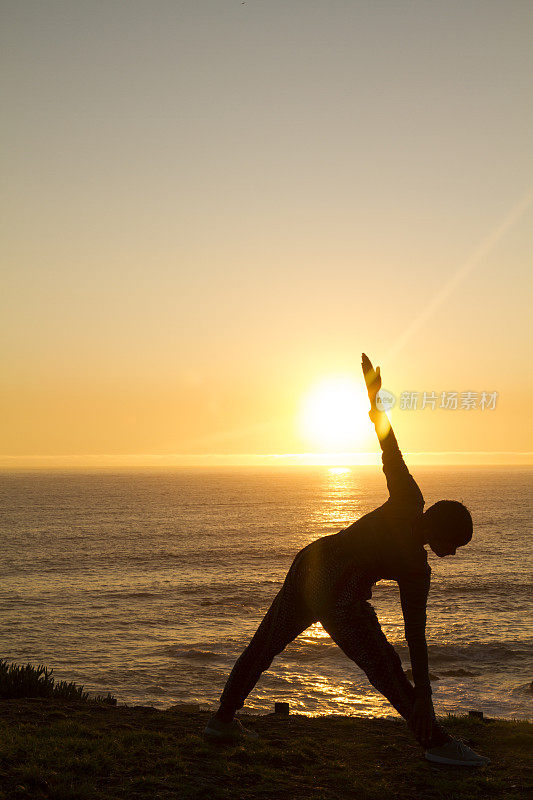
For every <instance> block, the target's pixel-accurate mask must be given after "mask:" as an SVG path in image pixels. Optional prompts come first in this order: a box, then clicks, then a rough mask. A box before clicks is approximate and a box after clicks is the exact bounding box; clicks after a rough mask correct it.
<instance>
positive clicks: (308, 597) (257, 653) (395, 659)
mask: <svg viewBox="0 0 533 800" xmlns="http://www.w3.org/2000/svg"><path fill="white" fill-rule="evenodd" d="M301 555H302V554H301V553H300V554H299V555H298V556H297V557H296V559H295V560H294V562H293V565H292V567H291V569H290V570H289V573H288V575H287V577H286V579H285V582H284V584H283V586H282V588H281V589H280V591H279V593H278V594H277V596H276V597H275V598H274V601H273V603H272V605H271V606H270V608H269V610H268V611H267V613H266V615H265V617H264V618H263V621H262V622H261V624H260V626H259V628H258V629H257V631H256V633H255V635H254V637H253V638H252V640H251V642H250V644H249V645H248V646H247V648H246V649H245V650H244V652H243V653H242V655H241V656H240V657H239V658H238V660H237V661H236V663H235V666H234V667H233V669H232V671H231V674H230V676H229V678H228V680H227V683H226V686H225V688H224V691H223V692H222V696H221V698H220V703H221V706H222V707H223V708H224V709H225V710H228V711H232V712H234V711H237V710H238V709H240V708H242V707H243V705H244V701H245V700H246V698H247V696H248V695H249V694H250V692H251V691H252V689H253V688H254V686H255V685H256V683H257V681H258V680H259V677H260V675H261V673H262V672H264V670H266V669H268V668H269V666H270V665H271V663H272V661H273V659H274V657H275V656H276V655H278V654H279V653H281V652H282V650H284V649H285V647H286V646H287V645H288V644H289V643H290V642H292V641H293V639H295V638H296V637H297V636H298V635H299V634H300V633H302V632H303V631H304V630H306V628H308V627H309V626H310V625H312V624H313V623H314V622H317V621H319V622H321V623H322V626H323V627H324V629H325V630H326V631H327V632H328V633H329V635H330V636H331V638H332V639H333V641H334V642H336V644H338V645H339V647H340V648H341V650H342V651H343V652H344V653H346V655H347V656H348V658H350V659H351V660H352V661H355V663H356V664H357V666H358V667H360V668H361V669H362V670H363V671H364V672H365V673H366V675H367V676H368V679H369V680H370V683H371V684H372V685H373V686H374V687H375V688H376V689H378V691H379V692H381V694H383V695H384V696H385V697H386V698H387V700H388V701H389V702H390V703H391V704H392V705H393V706H394V708H395V709H396V711H398V713H399V714H401V716H402V717H403V718H404V719H405V720H409V718H410V717H411V714H412V712H413V707H414V702H415V691H414V688H413V686H412V684H411V683H410V682H409V681H408V680H407V678H406V677H405V674H404V671H403V669H402V664H401V661H400V657H399V656H398V654H397V652H396V650H395V649H394V647H393V646H392V645H391V644H390V642H389V641H388V640H387V638H386V636H385V634H384V633H383V631H382V630H381V626H380V624H379V621H378V618H377V616H376V612H375V611H374V609H373V608H372V606H371V605H370V603H368V602H367V601H366V600H361V599H359V598H357V597H356V596H354V595H353V592H346V591H344V592H340V593H339V594H335V595H334V596H333V597H332V598H331V599H329V598H328V593H327V592H324V590H323V576H321V580H320V581H318V582H317V581H316V580H315V578H314V571H313V569H312V568H310V566H311V567H312V565H310V564H309V563H307V564H306V559H305V558H304V559H302V558H301ZM307 562H309V559H307ZM352 585H353V584H352ZM444 738H447V735H446V734H445V732H444V731H443V729H442V728H441V727H440V726H439V725H438V723H437V721H436V720H434V723H433V730H432V734H431V738H430V741H429V746H432V745H435V744H441V743H442V741H443V739H444ZM420 744H423V743H422V742H420ZM426 746H427V745H426Z"/></svg>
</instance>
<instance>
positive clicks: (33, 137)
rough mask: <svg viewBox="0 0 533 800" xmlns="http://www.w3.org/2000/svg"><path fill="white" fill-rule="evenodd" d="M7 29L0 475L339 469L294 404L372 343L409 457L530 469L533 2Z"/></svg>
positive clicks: (34, 19) (41, 13) (345, 370)
mask: <svg viewBox="0 0 533 800" xmlns="http://www.w3.org/2000/svg"><path fill="white" fill-rule="evenodd" d="M2 17H3V21H2V39H3V46H2V62H3V63H2V75H3V77H2V96H3V108H4V112H6V111H7V114H5V116H6V120H7V121H6V124H5V130H4V136H3V139H4V146H5V153H6V158H5V166H4V170H3V173H4V176H5V177H4V180H3V183H4V188H5V192H4V209H3V213H2V217H3V222H4V234H3V237H2V250H3V253H2V256H3V257H2V263H3V265H4V267H5V268H4V270H3V274H4V277H3V287H4V288H3V291H2V301H1V302H2V322H1V325H2V351H3V352H2V355H3V370H2V377H1V380H2V392H1V409H0V410H1V423H0V426H1V431H0V466H1V467H4V468H10V467H26V466H83V465H90V466H98V465H102V464H107V465H111V466H120V465H128V464H129V465H135V466H141V465H152V464H191V463H192V464H219V463H261V462H264V463H278V461H279V459H278V460H276V459H275V458H272V456H274V455H276V456H279V455H280V454H281V455H284V454H309V453H320V452H321V451H322V452H329V451H330V448H329V447H328V445H327V443H325V442H324V441H323V440H322V441H321V440H320V436H318V435H317V436H315V437H313V436H311V435H309V432H308V433H307V434H306V433H305V432H303V431H302V414H303V413H304V412H303V407H304V405H305V398H306V397H308V395H309V392H310V391H312V388H313V387H314V386H316V385H317V384H318V383H320V382H321V381H323V380H325V379H327V378H328V377H331V376H338V375H341V376H348V377H349V376H353V377H354V378H355V380H356V381H359V380H360V366H359V364H360V353H361V351H362V350H364V351H366V352H367V353H368V355H369V356H370V357H371V358H372V359H373V360H374V361H375V363H377V364H381V365H382V374H383V384H384V386H385V387H386V388H387V389H389V390H390V391H391V392H393V393H394V394H395V395H396V396H397V398H398V403H397V406H396V407H395V408H394V409H393V410H392V412H391V420H392V423H393V425H394V428H395V430H396V432H397V436H398V439H399V441H400V445H401V446H402V448H403V450H404V451H405V452H406V453H410V454H412V455H411V456H410V461H411V462H412V463H416V462H418V463H487V464H490V463H517V464H524V463H532V462H533V458H532V451H533V446H532V440H531V432H530V431H531V429H532V426H531V413H530V410H529V398H530V397H532V396H533V391H532V390H533V386H532V380H531V376H530V374H529V372H530V371H528V356H529V347H528V344H529V337H528V333H529V330H530V314H531V312H530V306H531V293H530V288H531V263H532V251H533V245H532V237H531V230H532V229H533V225H532V223H533V202H532V194H531V192H532V187H533V169H532V158H531V129H532V122H533V114H532V104H531V97H532V96H533V92H532V89H533V86H532V85H531V84H532V83H533V79H532V75H533V70H532V67H533V63H532V61H533V58H532V56H531V47H530V43H531V34H532V32H533V8H532V6H531V5H530V4H528V3H523V2H516V1H515V0H509V2H506V3H502V2H491V1H490V0H484V2H471V1H469V0H465V1H464V2H460V3H459V2H451V3H446V4H437V3H426V2H413V3H409V4H398V3H392V2H391V3H387V2H385V3H377V4H375V3H369V2H353V0H350V2H348V0H346V1H335V0H334V2H331V3H309V2H303V0H301V2H300V1H292V2H291V0H289V2H281V0H272V2H269V3H262V2H253V0H248V2H247V3H246V4H244V5H242V4H241V3H240V2H230V0H216V2H215V0H210V1H208V0H205V1H204V0H200V1H199V2H197V3H177V4H174V3H166V2H158V1H157V0H156V2H154V3H133V4H132V3H126V2H117V3H113V4H99V5H97V6H95V5H94V4H90V3H89V4H85V3H72V2H56V3H52V4H42V3H37V2H26V3H24V4H20V3H15V2H8V3H5V4H3V14H2ZM528 290H529V291H528ZM406 391H409V392H412V391H415V392H419V395H420V399H419V403H420V402H421V398H422V393H423V392H424V391H426V392H431V391H434V392H436V393H437V394H438V395H440V393H441V392H442V391H446V392H451V391H457V392H459V393H461V392H465V391H471V392H477V393H478V398H479V396H480V394H481V392H483V391H486V392H494V391H496V392H498V399H497V403H496V407H495V408H494V409H492V410H484V411H482V410H480V409H479V408H476V409H471V410H460V409H457V410H439V408H438V407H437V408H435V409H433V410H432V409H429V408H426V409H424V410H421V409H420V408H419V409H417V410H407V409H402V408H400V407H399V404H400V401H399V398H400V395H401V393H402V392H406ZM331 413H332V414H335V413H336V412H335V411H334V410H333V411H332V412H331ZM357 414H358V415H359V417H358V418H361V423H360V428H359V429H358V434H357V436H356V437H355V439H354V440H353V441H352V442H348V441H347V442H346V445H345V446H343V445H342V443H338V444H337V445H336V447H335V449H336V451H337V450H342V451H344V450H349V451H350V453H351V455H349V456H342V457H340V456H336V457H333V458H332V459H331V460H332V461H335V460H337V461H338V460H341V461H352V462H354V463H360V462H363V463H370V462H371V461H372V459H375V454H376V452H377V443H376V441H375V437H374V433H373V428H372V426H371V424H370V423H369V421H368V419H367V418H366V412H365V411H364V409H363V410H361V409H360V408H358V410H357ZM366 454H370V455H366ZM321 459H323V456H320V455H318V456H316V457H313V456H312V455H311V456H310V455H306V456H302V457H299V456H294V455H293V456H290V457H288V458H285V459H284V460H283V463H312V462H313V461H320V460H321Z"/></svg>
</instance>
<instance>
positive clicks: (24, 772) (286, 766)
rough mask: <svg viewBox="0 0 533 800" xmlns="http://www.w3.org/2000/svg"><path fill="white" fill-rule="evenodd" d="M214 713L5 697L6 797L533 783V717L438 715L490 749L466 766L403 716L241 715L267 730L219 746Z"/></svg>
mask: <svg viewBox="0 0 533 800" xmlns="http://www.w3.org/2000/svg"><path fill="white" fill-rule="evenodd" d="M210 714H211V711H209V710H201V708H197V704H190V703H189V704H178V705H174V706H173V707H171V708H169V709H167V710H160V709H156V708H154V707H153V706H127V705H116V706H111V705H106V704H99V703H95V702H91V701H89V702H84V703H81V702H72V701H60V700H50V699H41V698H29V699H10V700H0V720H1V724H2V728H3V730H4V737H3V740H2V741H1V743H0V774H1V776H2V781H1V784H0V786H1V788H0V798H1V800H11V798H13V800H14V799H15V798H17V800H21V798H31V800H82V798H83V800H92V798H95V800H114V798H124V800H125V799H126V798H128V799H129V798H136V800H148V799H149V798H150V800H152V799H153V798H168V800H170V798H173V799H174V800H175V798H180V800H181V799H182V798H183V800H192V799H193V798H206V800H207V799H209V800H211V798H213V799H216V798H220V800H225V799H226V798H228V799H229V798H235V797H238V798H250V800H277V798H279V797H283V796H287V797H288V798H291V800H293V799H294V800H296V799H297V798H302V800H303V798H304V797H305V798H306V799H307V798H308V797H310V796H312V797H313V800H315V798H316V799H318V798H322V799H323V800H337V798H338V800H341V798H351V797H353V798H358V800H383V797H387V798H391V799H392V800H412V798H413V797H414V798H417V800H418V798H424V800H432V798H435V800H437V798H439V799H441V798H443V797H444V796H447V797H452V798H461V800H482V798H483V799H484V798H486V797H487V796H490V797H491V798H502V800H503V798H505V800H519V798H521V797H523V796H525V794H526V791H527V789H528V786H530V785H531V784H530V776H531V765H530V757H529V753H530V750H531V743H532V741H533V724H532V723H530V722H523V721H512V720H498V719H483V720H481V719H477V718H475V717H470V716H466V717H453V716H448V717H444V718H443V717H439V720H440V721H441V722H442V723H443V724H444V726H445V727H446V729H447V730H448V731H449V732H450V733H451V734H452V735H454V736H458V737H459V738H461V739H463V740H464V741H465V742H466V743H467V744H469V745H470V746H472V747H473V748H474V749H475V750H477V751H478V752H481V753H483V754H484V755H487V756H489V757H490V758H491V760H492V763H491V764H489V765H488V766H486V767H481V768H467V767H446V766H440V765H435V764H430V762H428V761H427V760H425V758H424V755H423V751H422V750H421V748H420V747H419V746H418V745H417V744H416V742H415V741H414V739H413V738H412V737H411V735H410V733H409V731H408V729H407V726H406V724H405V722H404V721H403V720H401V719H400V718H398V719H384V718H381V717H377V718H367V717H365V718H361V717H347V716H344V715H341V714H339V715H332V716H328V717H324V716H321V717H308V716H307V715H300V714H289V715H282V714H274V713H272V714H254V715H251V714H240V715H239V716H240V718H241V719H242V720H243V721H244V723H245V725H248V726H249V727H250V728H253V729H254V730H256V731H257V733H258V734H259V736H260V738H259V739H258V740H257V741H249V740H248V741H245V742H243V743H237V744H235V745H230V746H222V747H221V746H220V745H219V746H214V745H210V744H208V743H206V742H204V740H203V729H204V727H205V724H206V722H207V720H208V719H209V716H210ZM528 770H529V776H528ZM236 787H238V789H237V794H236Z"/></svg>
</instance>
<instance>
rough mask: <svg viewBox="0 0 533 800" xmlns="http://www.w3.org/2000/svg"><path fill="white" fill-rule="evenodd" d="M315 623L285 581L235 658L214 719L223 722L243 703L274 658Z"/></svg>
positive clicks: (289, 583)
mask: <svg viewBox="0 0 533 800" xmlns="http://www.w3.org/2000/svg"><path fill="white" fill-rule="evenodd" d="M314 621H315V620H314V619H312V618H311V616H310V614H309V612H308V611H307V610H306V609H305V608H304V606H303V604H302V602H301V600H300V599H299V596H298V593H297V592H296V591H295V590H294V589H293V587H292V585H291V582H290V581H289V582H287V581H286V582H285V583H284V584H283V586H282V588H281V590H280V591H279V593H278V594H277V595H276V597H275V598H274V601H273V603H272V605H271V606H270V608H269V610H268V611H267V613H266V615H265V617H264V618H263V621H262V622H261V624H260V626H259V628H258V629H257V631H256V633H255V635H254V637H253V638H252V640H251V642H250V644H249V645H248V646H247V648H246V649H245V650H244V652H243V653H242V655H241V656H240V657H239V658H238V659H237V661H236V663H235V666H234V667H233V669H232V671H231V673H230V676H229V678H228V680H227V683H226V686H225V687H224V691H223V692H222V696H221V698H220V709H219V711H218V712H217V715H216V716H217V717H218V718H219V719H221V720H223V721H225V722H227V721H229V720H231V719H232V718H233V715H234V714H235V712H236V711H237V710H238V709H240V708H242V707H243V705H244V701H245V700H246V698H247V697H248V695H249V694H250V692H251V691H252V689H253V688H254V686H255V684H256V683H257V681H258V680H259V677H260V675H261V673H262V672H264V670H266V669H268V668H269V666H270V665H271V663H272V661H273V659H274V657H275V656H277V655H278V654H279V653H281V652H282V650H284V649H285V647H286V646H287V645H288V644H289V642H292V640H293V639H296V637H297V636H298V635H299V634H300V633H302V631H304V630H305V629H306V628H308V627H309V625H311V624H312V623H313V622H314Z"/></svg>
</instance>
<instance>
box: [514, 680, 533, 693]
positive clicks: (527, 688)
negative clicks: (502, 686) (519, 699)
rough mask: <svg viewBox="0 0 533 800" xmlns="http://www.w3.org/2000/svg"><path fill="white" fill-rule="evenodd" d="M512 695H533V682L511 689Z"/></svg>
mask: <svg viewBox="0 0 533 800" xmlns="http://www.w3.org/2000/svg"><path fill="white" fill-rule="evenodd" d="M511 694H514V695H516V694H518V695H529V694H533V681H529V682H528V683H522V684H520V686H515V687H514V689H511Z"/></svg>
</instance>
